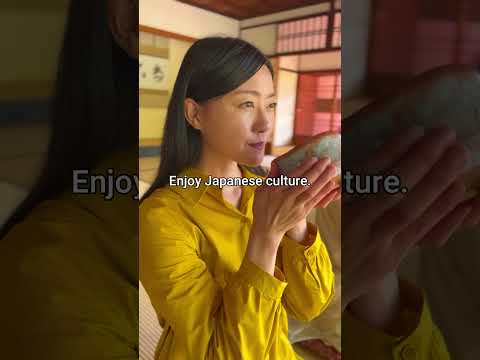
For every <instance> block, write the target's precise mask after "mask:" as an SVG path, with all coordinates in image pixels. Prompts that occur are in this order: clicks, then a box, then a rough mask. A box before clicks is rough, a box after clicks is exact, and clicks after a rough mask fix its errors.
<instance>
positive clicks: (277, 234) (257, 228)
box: [247, 158, 338, 274]
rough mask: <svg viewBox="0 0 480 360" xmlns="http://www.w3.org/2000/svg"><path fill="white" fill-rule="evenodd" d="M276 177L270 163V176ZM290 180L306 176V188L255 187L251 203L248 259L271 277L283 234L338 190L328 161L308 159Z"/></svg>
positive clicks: (294, 171)
mask: <svg viewBox="0 0 480 360" xmlns="http://www.w3.org/2000/svg"><path fill="white" fill-rule="evenodd" d="M277 175H278V169H277V168H276V164H275V163H273V164H272V169H271V171H270V173H269V175H268V176H269V177H275V176H277ZM288 176H289V177H306V178H307V179H308V181H309V183H310V184H311V185H307V186H301V185H299V186H293V187H288V186H266V185H265V184H264V185H262V186H260V187H258V188H257V190H256V192H255V199H254V203H253V224H252V228H251V233H250V239H249V243H248V248H247V256H248V257H249V258H250V259H251V260H252V261H254V262H255V263H257V265H259V266H260V267H262V268H263V269H265V270H266V271H267V272H270V273H271V274H273V269H274V264H275V256H276V252H277V250H278V247H279V245H280V242H281V240H282V238H283V235H284V234H285V233H286V232H287V231H288V230H290V229H292V228H293V227H295V226H296V225H297V224H298V223H299V222H301V221H303V220H304V219H305V218H306V217H307V215H308V214H309V213H310V211H312V209H313V208H314V207H315V205H316V204H318V203H319V202H320V201H323V200H324V198H325V197H326V196H331V195H329V194H330V192H331V191H332V190H334V189H335V188H338V185H336V184H335V183H334V182H333V181H331V179H332V178H333V177H334V176H335V167H334V166H333V165H330V160H329V159H328V158H322V159H319V160H317V159H307V160H306V161H304V163H302V164H301V165H300V166H299V167H298V168H296V169H295V170H293V171H292V172H291V173H290V174H288ZM272 257H273V259H272Z"/></svg>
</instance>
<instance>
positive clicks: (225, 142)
mask: <svg viewBox="0 0 480 360" xmlns="http://www.w3.org/2000/svg"><path fill="white" fill-rule="evenodd" d="M275 106H276V98H275V91H274V86H273V80H272V75H271V73H270V71H269V70H268V68H267V66H266V65H263V66H262V67H261V68H260V70H259V71H257V73H256V74H255V75H254V76H253V77H251V78H250V79H249V80H248V81H246V82H245V83H243V84H242V85H241V86H239V87H238V88H236V89H235V90H233V91H231V92H229V93H228V94H225V95H223V96H221V97H218V98H214V99H210V100H209V101H207V102H206V103H204V104H203V105H202V106H201V109H200V114H199V115H200V118H201V129H200V131H201V132H202V141H203V147H204V149H205V151H209V152H214V153H216V155H220V156H221V157H223V158H228V159H231V160H233V161H235V162H237V163H240V164H245V165H249V166H256V165H259V164H260V163H261V162H262V160H263V157H264V153H265V143H266V141H267V139H268V135H269V133H270V131H271V129H272V126H273V121H274V116H275Z"/></svg>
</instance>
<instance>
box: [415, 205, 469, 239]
mask: <svg viewBox="0 0 480 360" xmlns="http://www.w3.org/2000/svg"><path fill="white" fill-rule="evenodd" d="M471 210H472V209H471V207H470V205H465V204H461V205H459V206H458V207H457V208H456V209H455V210H454V211H453V212H451V213H450V214H449V215H448V216H447V217H446V218H445V219H444V220H442V221H441V222H440V223H438V224H437V225H436V226H435V227H434V228H433V229H432V230H431V231H430V232H429V233H428V234H427V235H426V236H425V237H424V238H423V239H422V244H423V245H429V246H435V247H441V246H443V245H445V243H446V242H447V241H448V239H450V238H451V237H452V235H453V234H454V233H455V232H456V231H457V230H458V229H459V228H460V227H461V226H462V223H463V221H464V220H465V219H466V218H467V216H468V215H469V213H470V211H471Z"/></svg>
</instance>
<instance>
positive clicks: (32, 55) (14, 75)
mask: <svg viewBox="0 0 480 360" xmlns="http://www.w3.org/2000/svg"><path fill="white" fill-rule="evenodd" d="M68 4H69V1H68V0H49V1H42V2H38V1H34V0H21V1H13V0H4V1H2V2H1V3H0V34H2V41H0V53H1V54H2V56H0V69H2V70H1V71H0V196H1V197H2V200H1V201H0V224H3V222H4V221H5V220H6V218H7V217H8V215H9V214H10V211H11V210H12V209H13V208H15V206H16V205H17V204H18V203H19V202H20V201H21V200H22V199H23V197H24V196H25V195H26V192H27V190H28V189H30V187H31V186H32V185H33V183H34V181H35V179H36V177H37V176H38V175H39V171H40V168H41V165H42V162H43V159H44V154H45V151H46V150H47V144H48V139H49V128H48V121H49V116H50V103H51V100H52V95H53V86H54V81H55V78H56V68H57V58H58V54H59V51H60V46H61V42H62V39H63V29H64V23H65V20H66V15H67V8H68Z"/></svg>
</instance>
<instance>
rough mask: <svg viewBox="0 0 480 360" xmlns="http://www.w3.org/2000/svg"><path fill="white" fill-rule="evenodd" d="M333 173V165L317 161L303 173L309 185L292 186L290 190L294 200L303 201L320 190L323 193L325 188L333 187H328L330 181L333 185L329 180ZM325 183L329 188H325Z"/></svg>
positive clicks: (334, 172) (334, 171)
mask: <svg viewBox="0 0 480 360" xmlns="http://www.w3.org/2000/svg"><path fill="white" fill-rule="evenodd" d="M335 175H336V169H335V166H334V165H332V164H329V163H325V162H320V161H319V162H318V163H317V164H315V165H314V166H312V167H311V168H310V169H309V170H308V171H307V172H306V173H305V174H304V176H305V177H306V178H307V179H308V182H309V183H310V185H309V186H306V187H304V186H294V187H292V188H291V190H290V192H291V194H292V196H294V197H296V201H298V202H299V203H304V202H306V201H308V200H310V199H312V198H314V197H315V196H316V195H317V194H318V193H319V192H321V191H323V192H324V193H325V192H326V191H327V190H331V189H333V188H332V187H330V186H332V185H329V184H330V183H332V184H333V186H335V184H334V183H333V181H330V180H331V179H332V178H334V177H335ZM327 185H328V186H329V187H330V189H328V188H327V189H325V187H326V186H327Z"/></svg>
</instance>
